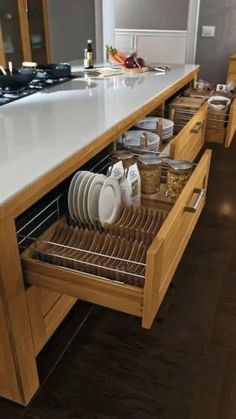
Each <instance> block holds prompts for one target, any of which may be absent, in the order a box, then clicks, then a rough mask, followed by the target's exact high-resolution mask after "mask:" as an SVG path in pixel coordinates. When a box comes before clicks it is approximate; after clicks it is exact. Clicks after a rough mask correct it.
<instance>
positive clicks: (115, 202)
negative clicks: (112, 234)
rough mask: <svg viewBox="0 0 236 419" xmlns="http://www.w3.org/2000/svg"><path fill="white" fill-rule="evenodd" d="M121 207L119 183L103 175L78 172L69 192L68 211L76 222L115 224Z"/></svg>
mask: <svg viewBox="0 0 236 419" xmlns="http://www.w3.org/2000/svg"><path fill="white" fill-rule="evenodd" d="M120 207H121V191H120V185H119V182H118V181H117V180H116V179H113V178H107V177H106V176H105V175H102V174H95V173H92V172H88V171H79V172H77V173H76V174H75V175H74V177H73V178H72V180H71V183H70V186H69V191H68V210H69V214H70V216H71V218H72V220H73V221H74V222H80V223H82V224H96V223H97V222H101V224H106V223H113V222H115V221H116V220H117V218H118V217H119V213H120Z"/></svg>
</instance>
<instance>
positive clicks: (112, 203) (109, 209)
mask: <svg viewBox="0 0 236 419" xmlns="http://www.w3.org/2000/svg"><path fill="white" fill-rule="evenodd" d="M120 207H121V190H120V185H119V182H118V180H116V179H114V178H112V177H109V178H108V179H107V180H106V181H105V182H104V184H103V187H102V190H101V193H100V197H99V201H98V214H99V219H100V222H101V224H102V225H104V224H112V223H115V222H116V221H117V219H118V217H119V214H120Z"/></svg>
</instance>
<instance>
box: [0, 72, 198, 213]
mask: <svg viewBox="0 0 236 419" xmlns="http://www.w3.org/2000/svg"><path fill="white" fill-rule="evenodd" d="M195 68H197V66H194V65H184V66H180V65H175V66H172V68H171V70H170V71H169V72H167V73H166V74H165V75H158V74H157V73H145V74H142V75H135V76H132V77H131V76H126V75H124V76H123V75H122V76H114V77H112V78H108V79H106V80H103V79H99V80H98V79H96V80H93V81H92V84H91V87H89V86H88V85H87V82H86V81H84V80H81V79H73V80H71V81H69V82H66V83H63V84H61V85H59V86H55V87H52V88H50V89H48V90H44V91H41V92H39V93H36V94H33V95H31V96H28V97H26V98H24V99H20V100H17V101H15V102H12V103H11V104H8V105H4V106H1V107H0V144H1V145H0V179H1V186H0V205H2V204H4V203H5V202H6V201H7V200H9V199H11V198H12V197H13V196H14V195H15V194H17V193H19V192H21V191H22V190H23V189H24V188H26V187H27V186H28V185H30V184H31V183H32V182H35V181H36V180H37V179H38V178H39V177H41V176H42V175H44V174H45V173H47V172H49V171H51V170H53V169H54V168H56V166H57V165H59V164H60V163H62V162H63V161H65V160H66V159H67V158H69V157H70V156H72V155H73V154H74V153H75V152H78V151H80V150H82V149H83V148H84V147H85V146H87V145H88V144H90V143H91V142H92V141H93V140H95V139H96V138H97V137H98V136H100V135H102V134H104V133H105V132H106V131H107V130H109V129H110V128H112V127H113V126H114V125H115V124H117V123H118V122H120V121H122V119H124V118H126V117H128V116H129V115H131V114H132V113H133V112H135V111H136V110H138V109H139V108H140V107H141V106H143V105H144V104H145V103H148V102H149V101H150V100H152V99H153V98H155V97H156V96H157V95H159V94H161V93H162V92H163V91H164V90H166V89H167V88H169V87H170V85H172V84H174V83H176V82H177V81H178V80H180V79H181V78H182V77H184V76H186V75H188V74H189V73H190V72H192V71H193V70H194V69H195ZM77 69H78V68H76V66H74V67H73V70H77Z"/></svg>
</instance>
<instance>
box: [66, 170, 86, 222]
mask: <svg viewBox="0 0 236 419" xmlns="http://www.w3.org/2000/svg"><path fill="white" fill-rule="evenodd" d="M81 173H83V172H82V171H79V172H76V173H75V175H74V176H73V178H72V179H71V182H70V186H69V190H68V198H67V202H68V210H69V214H70V216H71V218H72V220H73V221H75V220H76V217H75V213H74V209H73V189H74V186H75V183H76V180H77V178H78V176H79V175H80V174H81Z"/></svg>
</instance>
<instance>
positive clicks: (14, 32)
mask: <svg viewBox="0 0 236 419" xmlns="http://www.w3.org/2000/svg"><path fill="white" fill-rule="evenodd" d="M0 25H1V31H0V32H1V33H0V60H1V64H2V65H4V66H6V65H7V63H8V61H12V62H13V66H14V67H15V68H17V67H20V66H21V63H22V61H24V60H28V61H29V60H31V52H30V45H29V35H28V20H27V8H26V3H25V1H24V0H0Z"/></svg>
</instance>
